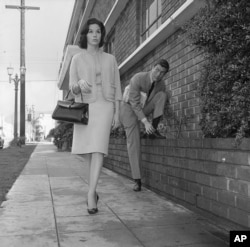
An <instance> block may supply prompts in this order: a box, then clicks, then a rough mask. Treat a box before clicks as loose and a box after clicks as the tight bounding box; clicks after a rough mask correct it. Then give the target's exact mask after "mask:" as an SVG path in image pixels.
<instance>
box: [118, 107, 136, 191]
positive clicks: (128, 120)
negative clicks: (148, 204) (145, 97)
mask: <svg viewBox="0 0 250 247" xmlns="http://www.w3.org/2000/svg"><path fill="white" fill-rule="evenodd" d="M120 121H121V123H122V124H123V126H124V129H125V132H126V140H127V149H128V157H129V163H130V167H131V173H132V177H133V179H134V180H135V182H136V185H135V187H134V190H135V191H140V190H141V171H140V162H141V144H140V125H139V122H138V120H137V117H136V115H135V114H134V112H133V111H132V109H131V106H130V105H128V104H126V103H122V104H121V110H120Z"/></svg>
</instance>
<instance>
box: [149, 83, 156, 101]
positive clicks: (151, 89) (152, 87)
mask: <svg viewBox="0 0 250 247" xmlns="http://www.w3.org/2000/svg"><path fill="white" fill-rule="evenodd" d="M154 86H155V81H153V83H152V85H151V88H150V89H149V92H148V98H149V96H150V94H151V92H152V91H153V89H154Z"/></svg>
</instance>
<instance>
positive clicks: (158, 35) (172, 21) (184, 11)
mask: <svg viewBox="0 0 250 247" xmlns="http://www.w3.org/2000/svg"><path fill="white" fill-rule="evenodd" d="M203 6H204V0H187V1H186V2H185V3H184V4H183V5H182V6H181V7H180V8H179V9H178V10H177V11H176V12H175V13H174V14H173V15H171V16H170V17H169V18H168V19H167V20H166V21H165V22H164V23H163V24H162V25H161V26H160V27H159V28H158V29H157V30H156V31H155V32H154V33H153V34H152V35H151V36H150V37H149V38H148V39H147V40H145V42H143V43H142V44H141V45H140V46H139V47H138V48H137V49H136V50H135V51H134V52H133V53H132V54H131V55H130V56H129V57H128V58H127V59H125V60H124V61H123V62H122V63H121V64H120V65H119V71H120V75H122V74H123V73H125V72H126V71H127V70H128V69H130V68H131V67H132V66H134V65H135V64H136V63H137V62H139V61H140V60H141V59H142V58H143V57H144V56H146V55H147V54H148V53H149V52H150V51H152V50H153V49H155V48H156V47H157V46H158V45H159V44H161V43H162V42H163V41H164V40H166V39H167V38H168V37H169V36H170V35H171V34H173V33H174V32H175V31H176V30H177V29H179V28H180V27H181V26H183V25H184V24H185V22H186V21H188V20H189V19H191V18H192V17H193V16H194V15H195V14H196V13H197V11H198V10H199V9H200V8H201V7H203Z"/></svg>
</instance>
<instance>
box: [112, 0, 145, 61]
mask: <svg viewBox="0 0 250 247" xmlns="http://www.w3.org/2000/svg"><path fill="white" fill-rule="evenodd" d="M139 3H140V1H134V0H133V1H129V2H128V4H127V6H126V7H125V9H124V11H123V12H122V13H121V15H120V17H119V19H118V21H117V22H116V25H115V44H114V45H115V55H116V59H117V62H118V64H120V63H122V62H123V61H124V60H125V59H126V58H127V57H128V56H129V55H130V54H131V53H133V51H134V50H136V48H137V47H138V46H139V35H140V33H139V27H140V26H139Z"/></svg>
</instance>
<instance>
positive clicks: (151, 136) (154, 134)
mask: <svg viewBox="0 0 250 247" xmlns="http://www.w3.org/2000/svg"><path fill="white" fill-rule="evenodd" d="M149 138H150V139H166V137H165V136H163V135H161V134H160V133H159V131H158V130H156V131H154V132H153V133H152V134H150V135H149Z"/></svg>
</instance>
